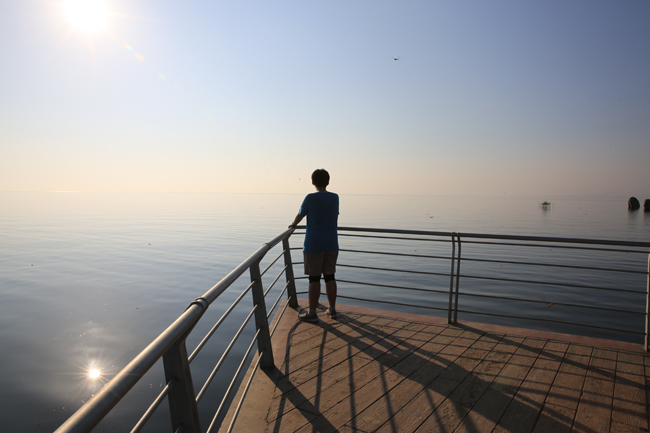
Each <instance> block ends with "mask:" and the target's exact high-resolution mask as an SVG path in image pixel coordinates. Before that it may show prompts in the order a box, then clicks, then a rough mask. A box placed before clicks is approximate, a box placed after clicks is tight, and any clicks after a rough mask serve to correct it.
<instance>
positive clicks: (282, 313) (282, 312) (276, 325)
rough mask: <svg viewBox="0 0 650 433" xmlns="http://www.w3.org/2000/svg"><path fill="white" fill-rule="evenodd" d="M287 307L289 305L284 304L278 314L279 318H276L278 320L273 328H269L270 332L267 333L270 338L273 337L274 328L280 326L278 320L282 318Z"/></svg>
mask: <svg viewBox="0 0 650 433" xmlns="http://www.w3.org/2000/svg"><path fill="white" fill-rule="evenodd" d="M288 306H289V303H288V302H287V303H286V304H284V308H283V309H282V311H281V312H280V313H279V314H280V316H278V320H276V322H275V325H273V328H271V332H270V333H269V334H270V335H271V336H273V333H274V332H275V328H277V327H278V325H279V324H280V319H281V318H282V316H283V315H284V312H285V311H286V310H287V307H288Z"/></svg>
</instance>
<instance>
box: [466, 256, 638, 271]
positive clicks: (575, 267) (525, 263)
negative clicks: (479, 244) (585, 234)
mask: <svg viewBox="0 0 650 433" xmlns="http://www.w3.org/2000/svg"><path fill="white" fill-rule="evenodd" d="M463 262H486V263H503V264H509V265H530V266H551V267H555V268H569V269H585V270H590V271H604V272H625V273H628V274H642V275H647V274H648V271H630V270H627V269H614V268H596V267H591V266H576V265H558V264H554V263H535V262H517V261H511V260H490V259H471V258H467V257H463Z"/></svg>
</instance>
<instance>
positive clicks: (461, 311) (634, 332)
mask: <svg viewBox="0 0 650 433" xmlns="http://www.w3.org/2000/svg"><path fill="white" fill-rule="evenodd" d="M458 312H459V313H468V314H480V315H483V316H494V317H503V318H507V319H522V320H535V321H539V322H549V323H558V324H561V325H573V326H582V327H585V328H594V329H602V330H604V331H616V332H622V333H627V334H635V335H645V332H638V331H628V330H627V329H617V328H607V327H604V326H596V325H586V324H582V323H574V322H565V321H562V320H553V319H542V318H539V317H521V316H510V315H508V314H496V313H481V312H478V311H470V310H458Z"/></svg>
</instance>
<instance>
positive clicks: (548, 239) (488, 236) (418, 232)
mask: <svg viewBox="0 0 650 433" xmlns="http://www.w3.org/2000/svg"><path fill="white" fill-rule="evenodd" d="M297 228H299V229H304V228H305V226H298V227H297ZM338 231H339V232H340V231H351V232H367V233H393V234H407V235H425V236H450V237H451V236H452V235H454V236H458V237H460V238H477V239H499V240H512V241H537V242H552V243H569V244H591V245H613V246H628V247H641V248H650V242H635V241H618V240H610V239H582V238H564V237H553V236H522V235H494V234H482V233H463V232H438V231H427V230H399V229H377V228H361V227H338ZM339 235H341V233H339ZM463 242H466V241H465V240H463ZM467 242H470V241H467ZM646 253H647V251H646Z"/></svg>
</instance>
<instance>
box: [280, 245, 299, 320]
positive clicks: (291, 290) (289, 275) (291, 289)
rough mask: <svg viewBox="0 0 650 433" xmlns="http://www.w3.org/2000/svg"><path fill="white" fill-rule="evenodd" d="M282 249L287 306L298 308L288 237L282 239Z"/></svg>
mask: <svg viewBox="0 0 650 433" xmlns="http://www.w3.org/2000/svg"><path fill="white" fill-rule="evenodd" d="M282 249H283V250H284V266H286V270H285V271H284V275H285V277H286V279H287V297H288V298H289V306H290V307H291V308H298V299H297V295H296V280H294V278H293V261H292V260H291V249H290V248H289V238H288V237H286V238H284V239H282Z"/></svg>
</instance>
